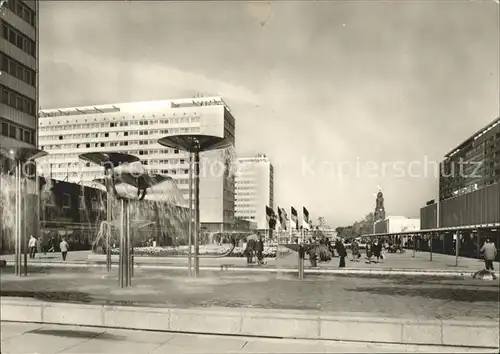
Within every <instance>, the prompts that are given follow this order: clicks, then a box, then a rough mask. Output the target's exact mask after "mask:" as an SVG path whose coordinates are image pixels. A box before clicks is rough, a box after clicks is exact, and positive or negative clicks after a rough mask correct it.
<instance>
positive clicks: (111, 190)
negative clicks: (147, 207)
mask: <svg viewBox="0 0 500 354" xmlns="http://www.w3.org/2000/svg"><path fill="white" fill-rule="evenodd" d="M79 157H80V159H82V160H84V161H87V162H92V163H95V164H98V165H100V166H103V167H104V171H105V179H106V183H105V184H106V191H107V193H108V199H110V198H116V199H118V200H119V201H120V221H119V225H120V227H119V229H120V254H119V268H118V278H119V284H120V287H122V288H123V287H130V286H131V285H132V274H133V270H132V266H133V262H132V252H131V239H130V234H131V232H130V228H131V226H130V225H131V220H130V209H129V202H130V200H131V199H132V198H130V197H128V196H125V195H121V194H119V193H118V191H117V190H116V186H117V185H119V184H128V185H131V186H133V187H136V188H137V197H136V198H135V199H136V200H143V199H144V198H145V197H146V192H147V189H148V188H150V187H152V186H154V185H156V184H158V183H161V182H164V181H166V180H169V179H171V178H170V177H166V176H159V175H148V174H147V172H146V171H144V170H141V171H140V172H139V173H131V172H128V171H125V170H120V171H119V172H117V171H116V168H117V167H118V166H121V167H122V169H125V168H126V167H128V166H130V164H131V163H134V162H138V161H140V159H139V158H138V157H136V156H133V155H129V154H122V153H116V152H109V153H102V152H93V153H85V154H81V155H80V156H79ZM108 208H109V211H111V204H110V203H109V204H108ZM110 214H111V213H108V215H107V219H108V221H109V222H111V218H110ZM107 244H108V245H107V250H106V252H107V255H108V254H109V255H110V254H111V253H110V247H109V246H110V245H109V236H108V241H107ZM106 258H107V262H109V263H111V259H110V258H111V257H110V256H109V257H106ZM110 268H111V265H110V264H109V266H108V269H110Z"/></svg>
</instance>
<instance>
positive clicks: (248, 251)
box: [244, 238, 257, 264]
mask: <svg viewBox="0 0 500 354" xmlns="http://www.w3.org/2000/svg"><path fill="white" fill-rule="evenodd" d="M256 243H257V242H256V241H255V240H254V239H253V238H251V239H249V240H248V241H247V244H246V247H245V251H244V254H245V256H246V257H247V264H252V263H253V255H254V251H255V246H256Z"/></svg>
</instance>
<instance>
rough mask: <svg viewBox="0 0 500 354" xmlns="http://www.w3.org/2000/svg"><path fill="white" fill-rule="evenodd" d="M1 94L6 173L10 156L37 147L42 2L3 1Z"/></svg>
mask: <svg viewBox="0 0 500 354" xmlns="http://www.w3.org/2000/svg"><path fill="white" fill-rule="evenodd" d="M0 91H1V92H0V172H2V171H4V172H5V170H6V169H8V168H9V166H10V165H9V162H8V160H7V158H6V157H5V155H6V152H7V153H8V152H9V151H10V150H11V149H13V148H18V147H35V146H36V145H37V126H38V122H37V107H38V1H21V0H7V1H2V5H1V8H0ZM2 156H3V157H2Z"/></svg>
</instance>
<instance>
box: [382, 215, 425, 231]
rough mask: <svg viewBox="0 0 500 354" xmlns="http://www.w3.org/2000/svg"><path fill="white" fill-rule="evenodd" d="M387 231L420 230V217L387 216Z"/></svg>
mask: <svg viewBox="0 0 500 354" xmlns="http://www.w3.org/2000/svg"><path fill="white" fill-rule="evenodd" d="M386 220H387V224H388V230H387V232H389V233H395V232H402V231H417V230H420V219H409V218H406V217H388V218H387V219H386Z"/></svg>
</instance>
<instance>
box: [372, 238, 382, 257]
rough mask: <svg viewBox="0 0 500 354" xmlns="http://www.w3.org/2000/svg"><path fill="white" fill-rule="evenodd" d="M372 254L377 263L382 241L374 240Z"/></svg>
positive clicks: (380, 253)
mask: <svg viewBox="0 0 500 354" xmlns="http://www.w3.org/2000/svg"><path fill="white" fill-rule="evenodd" d="M373 255H374V256H375V257H377V263H378V262H379V261H380V256H381V255H382V243H380V241H379V240H375V244H374V245H373Z"/></svg>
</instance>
